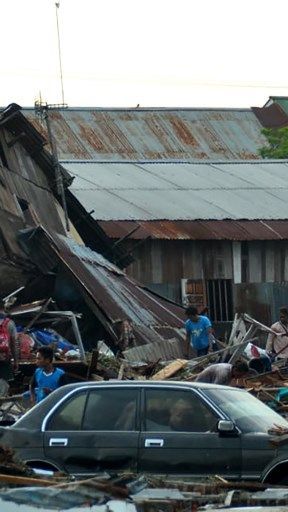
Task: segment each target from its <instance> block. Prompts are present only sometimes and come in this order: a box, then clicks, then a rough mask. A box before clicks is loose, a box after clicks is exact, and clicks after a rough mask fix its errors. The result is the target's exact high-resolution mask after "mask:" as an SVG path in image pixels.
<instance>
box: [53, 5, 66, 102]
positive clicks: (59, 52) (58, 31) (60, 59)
mask: <svg viewBox="0 0 288 512" xmlns="http://www.w3.org/2000/svg"><path fill="white" fill-rule="evenodd" d="M59 7H60V2H55V8H56V21H57V36H58V55H59V67H60V80H61V91H62V103H63V105H64V103H65V101H64V85H63V72H62V58H61V44H60V30H59V20H58V9H59Z"/></svg>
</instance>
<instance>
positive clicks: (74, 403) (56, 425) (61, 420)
mask: <svg viewBox="0 0 288 512" xmlns="http://www.w3.org/2000/svg"><path fill="white" fill-rule="evenodd" d="M86 398H87V394H86V393H84V392H82V393H77V394H76V395H73V396H72V397H70V398H67V399H66V400H65V402H64V403H62V404H61V405H60V406H59V407H58V409H57V410H56V411H55V412H54V414H53V415H52V416H51V418H50V419H49V420H48V423H47V427H46V430H50V431H52V430H53V431H55V430H56V431H59V430H61V431H64V430H68V431H73V430H80V429H81V424H82V418H83V413H84V408H85V403H86Z"/></svg>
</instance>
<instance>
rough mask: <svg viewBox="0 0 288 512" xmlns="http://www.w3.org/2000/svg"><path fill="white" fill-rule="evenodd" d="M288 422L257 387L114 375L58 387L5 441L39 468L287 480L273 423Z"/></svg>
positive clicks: (1, 438) (7, 430) (6, 431)
mask: <svg viewBox="0 0 288 512" xmlns="http://www.w3.org/2000/svg"><path fill="white" fill-rule="evenodd" d="M275 425H279V426H282V427H284V428H288V423H287V422H286V420H284V419H283V418H282V417H281V416H279V415H278V414H276V413H275V412H274V411H273V410H271V409H270V408H269V407H267V406H266V405H264V404H263V403H262V402H260V401H259V400H257V399H256V398H254V397H253V396H252V395H250V394H249V393H248V392H246V391H244V390H241V389H237V388H231V387H226V386H217V385H213V384H201V383H193V384H192V383H185V382H175V381H170V382H153V381H125V382H123V381H122V382H120V381H109V382H103V383H102V382H86V383H83V384H70V385H68V386H64V387H62V388H60V389H58V390H56V391H54V392H53V393H52V394H51V395H50V396H49V397H47V398H46V399H45V400H43V402H41V403H40V404H38V405H37V406H35V407H34V408H33V409H31V410H30V411H29V412H28V413H26V414H25V415H24V416H23V417H22V418H21V419H20V420H18V421H17V422H16V423H15V424H14V425H13V426H11V427H2V428H0V443H1V444H3V445H8V446H11V447H12V448H14V449H15V451H16V454H17V455H18V456H19V457H21V458H22V459H23V460H24V461H26V462H28V463H29V464H30V465H32V466H34V467H42V468H44V469H59V470H62V471H64V472H68V473H70V474H74V475H80V474H81V475H91V474H95V473H96V472H99V471H121V470H128V469H129V470H131V471H137V472H149V473H158V474H162V475H163V474H177V475H190V476H193V477H203V476H207V475H214V474H217V475H222V476H223V477H225V478H230V479H241V478H242V479H244V478H245V479H249V480H251V479H256V480H262V481H269V482H270V483H282V484H283V483H284V481H285V478H286V479H287V475H288V445H286V446H285V445H283V446H281V447H280V448H278V449H276V448H275V447H274V446H273V445H272V443H271V442H270V441H271V435H270V434H269V430H270V429H271V428H272V427H273V426H275ZM287 483H288V480H287Z"/></svg>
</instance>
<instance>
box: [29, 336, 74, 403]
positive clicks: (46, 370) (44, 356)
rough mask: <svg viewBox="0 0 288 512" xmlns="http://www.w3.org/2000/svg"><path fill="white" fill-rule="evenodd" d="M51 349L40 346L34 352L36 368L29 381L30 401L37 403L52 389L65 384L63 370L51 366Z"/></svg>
mask: <svg viewBox="0 0 288 512" xmlns="http://www.w3.org/2000/svg"><path fill="white" fill-rule="evenodd" d="M52 363H53V349H52V348H51V347H47V346H43V347H40V348H39V350H38V352H37V354H36V365H37V366H38V368H37V370H35V373H34V375H33V377H32V380H31V382H30V398H31V403H32V404H33V405H34V404H35V402H36V403H39V402H41V400H43V399H44V398H46V396H48V395H49V394H50V393H52V391H54V390H55V389H57V388H59V387H60V386H63V385H64V384H66V378H65V372H64V370H61V368H54V366H53V364H52Z"/></svg>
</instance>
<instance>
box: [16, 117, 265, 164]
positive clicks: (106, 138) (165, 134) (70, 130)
mask: <svg viewBox="0 0 288 512" xmlns="http://www.w3.org/2000/svg"><path fill="white" fill-rule="evenodd" d="M22 112H23V114H24V115H25V116H26V118H27V119H28V120H29V121H30V122H32V124H33V125H34V126H35V127H36V128H37V129H38V130H39V131H40V133H41V134H42V135H43V136H44V137H45V136H46V131H45V127H44V126H43V124H41V121H40V120H39V118H38V117H36V115H35V113H34V110H33V109H28V108H26V109H23V110H22ZM50 117H51V124H52V129H53V133H54V135H55V137H56V141H57V147H58V151H59V157H60V159H62V160H67V159H78V160H79V159H80V160H81V159H87V160H89V159H92V160H93V159H94V160H112V161H113V160H187V159H197V160H198V159H209V158H210V159H223V160H234V159H244V160H249V159H258V158H259V154H258V149H259V147H261V146H263V145H264V144H265V138H264V136H263V135H262V134H261V128H262V127H261V124H260V123H259V121H258V119H257V117H256V115H255V114H254V113H253V111H252V110H250V109H196V108H194V109H193V108H187V109H185V108H182V109H181V108H177V109H169V108H162V109H159V108H158V109H157V108H137V109H108V108H107V109H105V108H89V107H87V108H68V109H65V110H59V111H53V110H52V111H51V113H50Z"/></svg>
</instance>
